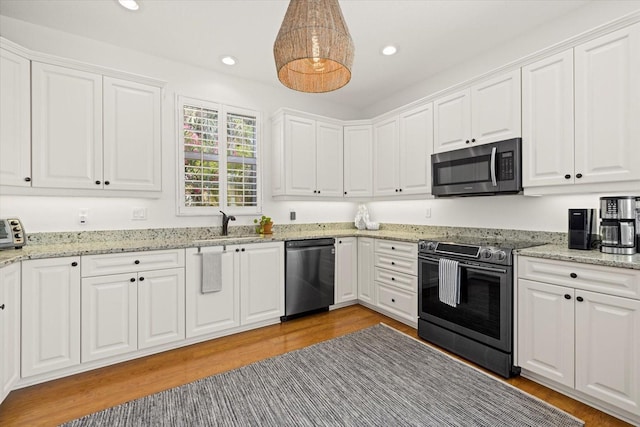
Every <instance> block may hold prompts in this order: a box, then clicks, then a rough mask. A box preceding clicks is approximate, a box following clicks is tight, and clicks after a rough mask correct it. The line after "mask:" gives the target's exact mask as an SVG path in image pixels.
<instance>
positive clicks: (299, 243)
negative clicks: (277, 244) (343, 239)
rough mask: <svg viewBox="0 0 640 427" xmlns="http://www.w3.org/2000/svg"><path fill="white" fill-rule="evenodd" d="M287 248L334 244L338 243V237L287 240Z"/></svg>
mask: <svg viewBox="0 0 640 427" xmlns="http://www.w3.org/2000/svg"><path fill="white" fill-rule="evenodd" d="M284 243H285V244H284V246H285V248H287V249H289V248H308V247H315V246H333V245H334V244H335V243H336V239H334V238H333V237H331V238H322V239H304V240H287V241H286V242H284Z"/></svg>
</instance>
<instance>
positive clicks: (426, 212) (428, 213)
mask: <svg viewBox="0 0 640 427" xmlns="http://www.w3.org/2000/svg"><path fill="white" fill-rule="evenodd" d="M424 216H425V218H431V208H427V210H426V211H425V214H424Z"/></svg>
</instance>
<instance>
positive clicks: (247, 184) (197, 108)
mask: <svg viewBox="0 0 640 427" xmlns="http://www.w3.org/2000/svg"><path fill="white" fill-rule="evenodd" d="M177 104H178V126H179V141H180V144H179V156H178V157H179V159H180V160H179V161H180V164H179V182H180V185H179V187H180V189H179V195H178V198H179V200H178V213H179V214H186V215H199V214H203V215H211V214H214V213H218V211H219V210H224V211H225V212H227V211H228V212H227V213H229V212H231V213H235V214H242V213H247V214H256V213H258V212H260V208H261V206H260V205H261V198H260V197H261V194H260V184H261V183H260V167H259V166H260V165H259V151H260V150H259V142H258V141H259V139H260V138H259V136H260V126H259V125H260V120H259V113H257V112H256V111H251V110H245V109H241V108H235V107H229V106H225V105H220V104H215V103H211V102H207V101H202V100H197V99H190V98H186V97H181V96H180V97H178V103H177Z"/></svg>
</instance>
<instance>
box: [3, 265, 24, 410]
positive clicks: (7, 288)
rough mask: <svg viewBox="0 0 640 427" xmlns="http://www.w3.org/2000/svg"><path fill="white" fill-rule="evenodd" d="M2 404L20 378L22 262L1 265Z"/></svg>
mask: <svg viewBox="0 0 640 427" xmlns="http://www.w3.org/2000/svg"><path fill="white" fill-rule="evenodd" d="M0 343H2V347H1V348H0V404H1V403H2V401H3V400H4V399H5V397H7V395H8V394H9V392H10V391H11V389H12V388H13V386H14V384H15V383H16V382H17V381H18V380H19V379H20V264H19V263H16V264H11V265H9V266H7V267H4V268H2V269H0Z"/></svg>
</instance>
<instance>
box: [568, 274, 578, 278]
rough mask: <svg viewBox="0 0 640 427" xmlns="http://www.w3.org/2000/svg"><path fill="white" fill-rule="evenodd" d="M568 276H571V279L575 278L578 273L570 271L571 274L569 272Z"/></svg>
mask: <svg viewBox="0 0 640 427" xmlns="http://www.w3.org/2000/svg"><path fill="white" fill-rule="evenodd" d="M569 276H571V278H572V279H575V278H576V277H578V275H577V274H576V273H571V274H569Z"/></svg>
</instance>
